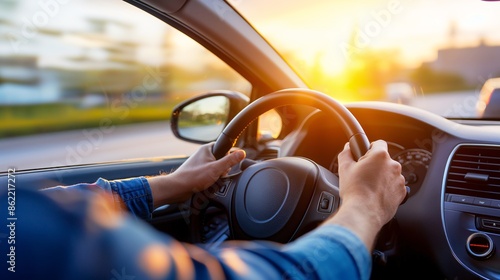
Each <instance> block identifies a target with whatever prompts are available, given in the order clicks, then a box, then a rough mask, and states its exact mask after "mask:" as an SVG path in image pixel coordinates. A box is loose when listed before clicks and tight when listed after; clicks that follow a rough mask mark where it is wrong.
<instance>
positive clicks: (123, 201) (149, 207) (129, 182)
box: [96, 177, 153, 220]
mask: <svg viewBox="0 0 500 280" xmlns="http://www.w3.org/2000/svg"><path fill="white" fill-rule="evenodd" d="M96 184H97V185H99V186H101V187H102V188H103V189H110V190H111V192H112V194H113V198H114V202H115V204H116V205H120V206H121V207H123V206H124V207H125V208H127V210H128V211H129V212H130V213H132V214H134V216H136V217H138V218H141V219H144V220H149V219H151V213H152V212H153V195H152V193H151V188H150V186H149V183H148V180H147V179H146V178H145V177H138V178H132V179H125V180H113V181H107V180H105V179H102V178H100V179H99V180H97V182H96Z"/></svg>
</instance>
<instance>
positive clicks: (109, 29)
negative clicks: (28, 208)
mask: <svg viewBox="0 0 500 280" xmlns="http://www.w3.org/2000/svg"><path fill="white" fill-rule="evenodd" d="M37 3H38V2H37ZM40 3H42V2H40ZM40 3H38V4H36V5H35V4H33V2H32V1H27V0H12V1H11V0H8V1H2V2H0V123H1V125H0V151H1V153H2V156H1V157H0V171H5V170H7V169H8V168H16V169H30V168H40V167H52V166H64V165H77V164H86V163H96V162H107V161H114V160H124V159H131V158H144V157H155V156H168V155H189V154H190V153H192V152H193V151H194V150H195V149H196V148H197V146H198V145H195V144H189V143H185V142H182V141H180V140H177V139H176V138H175V137H174V136H173V135H172V133H171V132H170V125H169V118H170V114H171V110H172V108H173V106H175V105H176V104H178V103H179V102H181V101H183V100H185V99H187V98H190V97H192V96H195V95H199V94H202V93H205V92H207V91H209V90H218V89H225V90H234V91H239V92H242V93H244V94H247V95H248V94H249V93H250V90H251V86H250V84H249V83H248V82H247V81H246V80H244V79H243V78H242V77H241V76H239V75H238V73H236V72H235V71H234V70H233V69H231V68H230V67H229V66H227V65H226V64H224V63H223V62H222V61H221V60H220V59H218V58H217V57H215V56H214V55H213V54H212V53H210V52H209V51H207V50H206V49H204V48H203V47H202V46H200V45H199V44H197V43H196V42H194V41H193V40H191V39H190V38H188V37H187V36H185V35H184V34H182V33H180V32H179V31H177V30H175V29H174V28H172V27H170V26H168V25H166V24H165V23H163V22H161V21H159V20H157V19H156V18H154V17H152V16H151V15H148V14H146V13H144V12H143V11H140V10H138V9H137V8H135V7H132V6H131V5H129V4H127V3H125V2H122V1H106V2H104V3H101V1H84V0H72V1H52V2H51V3H52V4H53V5H51V6H50V7H45V6H43V5H41V4H40ZM42 6H43V7H42ZM111 11H112V12H111Z"/></svg>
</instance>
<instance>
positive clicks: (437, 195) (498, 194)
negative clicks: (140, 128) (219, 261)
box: [0, 0, 500, 279]
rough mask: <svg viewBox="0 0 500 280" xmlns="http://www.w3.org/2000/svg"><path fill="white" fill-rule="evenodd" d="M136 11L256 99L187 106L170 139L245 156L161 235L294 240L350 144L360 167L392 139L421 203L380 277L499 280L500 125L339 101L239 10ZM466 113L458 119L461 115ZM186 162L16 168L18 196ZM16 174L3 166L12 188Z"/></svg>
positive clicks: (392, 239)
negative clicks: (373, 147)
mask: <svg viewBox="0 0 500 280" xmlns="http://www.w3.org/2000/svg"><path fill="white" fill-rule="evenodd" d="M125 2H127V3H126V4H127V5H131V6H134V7H133V8H134V9H138V10H142V11H143V12H145V13H146V14H148V16H150V17H155V18H157V19H159V20H160V21H161V22H163V24H165V25H169V26H171V27H173V28H175V29H177V30H178V31H180V32H182V33H184V34H185V35H187V36H188V37H189V38H191V39H192V40H194V41H196V42H197V43H199V44H200V45H202V46H203V47H204V48H205V49H206V50H208V51H209V52H210V53H213V54H214V55H215V56H216V57H218V58H219V59H221V60H222V61H223V62H224V63H226V64H227V65H228V66H229V67H230V68H232V69H233V70H234V71H235V72H237V73H238V74H239V75H241V77H243V78H244V79H245V80H246V81H248V83H249V84H250V85H251V89H250V90H249V93H247V94H242V93H240V92H238V91H235V90H232V89H229V88H220V89H218V90H206V91H204V92H203V93H202V94H198V95H195V96H189V98H185V99H183V100H179V101H176V104H175V108H174V109H172V112H171V114H169V116H168V119H169V120H168V121H164V122H163V125H164V127H165V129H168V128H169V127H170V129H171V130H172V132H173V134H174V135H175V136H176V137H177V138H179V139H181V140H182V141H186V142H189V143H195V144H197V145H198V144H202V143H210V142H214V143H215V144H214V149H213V152H214V155H215V156H216V158H220V157H222V156H223V155H224V154H226V153H227V152H229V151H231V150H232V149H236V148H238V149H244V150H245V151H246V153H247V159H246V160H245V161H244V162H243V163H242V164H241V165H239V166H236V167H234V168H233V169H232V170H231V172H230V174H229V175H228V176H227V177H223V178H220V179H219V180H218V181H217V183H216V184H215V185H214V186H212V187H211V188H209V189H208V190H207V191H205V192H202V193H199V194H196V195H194V196H193V197H192V198H191V199H190V200H189V201H186V202H185V203H182V204H175V205H164V206H161V207H159V208H157V209H156V210H155V211H154V213H153V218H152V219H151V221H149V223H150V224H151V225H152V226H153V227H155V228H156V229H157V230H158V231H161V232H164V233H166V234H169V235H171V236H173V237H174V238H176V239H178V240H180V241H183V242H189V243H195V244H203V246H218V245H219V244H221V242H224V241H226V240H272V241H275V242H279V243H287V242H291V241H293V240H295V239H296V238H298V237H300V236H301V235H303V234H305V233H307V232H309V231H310V230H312V229H314V228H315V227H317V226H318V225H319V224H320V223H321V222H322V221H324V220H325V219H326V218H327V217H328V216H329V215H332V214H334V213H335V211H336V210H337V209H338V207H340V206H341V200H340V196H339V188H341V187H342V186H339V184H338V162H337V156H338V154H339V153H340V152H341V151H342V149H343V147H344V145H345V143H346V142H349V143H350V144H351V146H352V147H353V149H354V150H355V153H356V154H355V155H354V156H355V157H356V158H359V157H361V156H362V155H363V154H364V153H365V152H366V151H367V150H368V149H369V145H370V142H371V141H374V140H377V139H383V140H385V141H387V143H388V148H389V154H390V155H391V157H392V158H393V159H394V160H396V161H398V162H399V163H400V164H401V166H402V170H403V171H402V172H403V175H404V177H405V179H406V184H407V186H408V188H409V193H408V197H407V199H406V201H405V202H404V203H403V204H402V205H401V206H399V208H398V211H397V214H396V216H395V217H394V218H393V219H392V220H391V221H390V222H389V223H388V224H387V225H386V226H385V227H384V228H383V229H382V231H381V232H380V233H379V235H378V238H377V245H376V246H375V248H374V250H373V253H372V255H373V258H372V260H373V268H372V279H393V278H404V279H498V278H500V252H499V246H500V120H499V119H498V118H496V119H495V118H494V117H492V118H483V119H475V118H456V117H445V116H440V115H438V114H435V113H433V112H430V111H428V110H424V109H421V108H417V107H413V106H409V105H406V104H401V103H397V102H389V101H385V100H378V101H354V102H340V101H338V100H336V99H335V98H332V97H331V96H330V95H328V93H326V92H323V91H322V90H321V89H312V88H310V87H309V86H308V84H307V83H306V82H304V80H303V79H302V77H301V76H300V75H299V74H297V72H296V71H295V70H294V68H292V67H291V66H290V65H289V63H288V62H287V61H286V60H285V59H284V57H283V55H281V54H280V53H279V52H278V51H277V50H276V49H275V48H274V47H273V46H271V44H270V43H269V41H267V39H266V38H265V37H264V36H263V35H261V34H260V33H259V32H258V31H257V30H256V28H255V27H254V26H253V25H252V23H251V21H250V20H249V19H247V18H246V17H244V16H243V15H242V12H240V11H238V9H237V8H235V7H237V4H235V3H233V4H231V3H232V2H231V1H230V2H227V1H218V0H217V1H207V0H171V1H161V0H125ZM490 4H493V5H494V4H497V6H498V4H500V3H490ZM499 73H500V72H499ZM214 98H216V99H217V102H219V100H221V102H222V104H224V105H223V106H221V107H224V108H225V109H224V110H223V111H221V112H222V113H221V112H219V111H217V112H215V111H213V110H212V109H214V108H216V107H217V108H218V106H219V105H214V104H215V103H214V102H215V101H214V100H216V99H214ZM463 102H468V101H466V100H465V99H464V101H463ZM190 105H191V106H190ZM458 105H460V106H461V107H455V108H462V107H464V106H469V104H468V103H467V104H465V103H462V104H458ZM193 108H195V109H193ZM200 108H201V109H200ZM496 108H498V107H496ZM130 109H131V110H133V109H134V108H132V107H131V108H130ZM195 110H202V111H203V110H205V111H206V112H208V113H207V115H208V117H207V118H208V120H205V122H204V125H199V126H198V124H196V125H193V123H191V122H192V121H193V122H194V119H193V118H194V117H192V116H194V115H196V114H195V113H193V112H194V111H195ZM456 110H457V111H455V112H453V111H451V112H450V114H449V115H451V116H453V115H455V116H457V115H459V113H460V112H459V111H458V110H460V109H456ZM269 111H272V112H274V113H275V114H276V115H277V116H278V117H279V127H280V129H279V131H278V133H277V134H276V135H275V136H270V133H263V132H262V129H261V126H260V125H262V122H263V119H262V115H264V114H265V113H266V112H269ZM214 112H215V113H214ZM453 113H456V114H453ZM221 115H222V117H221ZM211 118H212V119H211ZM221 124H222V125H221ZM213 127H216V130H215V132H213V133H205V132H206V130H208V129H212V128H213ZM205 129H206V130H205ZM137 145H147V143H137ZM172 145H175V144H172ZM187 157H188V156H187V155H175V156H172V155H169V156H162V155H158V156H154V157H144V158H137V159H125V160H117V161H112V160H110V161H104V162H97V163H77V164H72V165H69V164H61V165H59V166H45V167H36V168H27V169H23V168H16V170H15V174H16V184H17V185H16V187H17V188H26V189H35V190H40V189H44V188H48V187H52V186H55V185H71V184H76V183H80V182H93V181H95V180H97V179H98V178H106V179H110V180H112V179H121V178H127V177H136V176H155V175H158V174H161V173H165V172H166V173H168V172H170V171H171V170H175V169H176V168H177V167H179V166H180V165H181V164H182V163H183V162H184V161H185V160H186V158H187ZM8 174H9V172H7V170H0V184H1V185H7V180H8ZM263 194H265V195H264V196H265V198H262V196H263ZM243 205H247V206H245V207H244V206H243ZM248 205H251V206H250V208H249V207H248ZM255 217H261V218H258V219H256V218H255Z"/></svg>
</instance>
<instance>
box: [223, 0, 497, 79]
mask: <svg viewBox="0 0 500 280" xmlns="http://www.w3.org/2000/svg"><path fill="white" fill-rule="evenodd" d="M230 2H231V3H232V4H233V6H235V7H236V8H237V9H238V10H240V11H241V13H242V14H243V15H245V16H246V17H247V18H248V19H249V21H250V22H252V23H253V24H254V25H255V26H256V27H257V29H259V30H260V31H261V33H262V34H264V36H265V37H266V38H268V39H269V40H270V41H271V42H272V43H273V44H274V45H276V47H277V48H278V49H279V50H286V51H291V52H293V53H294V55H296V56H298V57H300V58H301V59H303V60H306V61H314V58H315V57H316V56H317V55H318V54H321V55H322V58H323V61H324V65H323V66H324V68H325V70H328V71H338V70H340V69H341V68H342V67H343V65H344V64H345V61H346V56H345V55H344V53H343V51H342V46H344V45H345V44H346V43H349V40H350V38H351V36H352V35H353V34H354V32H356V30H357V32H358V33H359V32H364V33H365V35H367V36H365V39H366V38H368V44H367V45H366V44H365V45H363V47H365V46H366V47H369V48H376V49H392V50H395V51H399V52H400V55H401V56H402V58H403V60H404V62H405V63H406V64H407V66H418V64H420V63H421V62H422V61H428V60H432V59H434V58H435V56H436V50H437V49H438V48H442V47H446V46H448V45H449V43H450V36H449V34H450V29H451V26H452V25H454V26H455V30H456V36H455V42H454V44H455V46H472V45H476V44H478V42H479V40H480V39H481V38H485V39H486V42H487V43H489V44H500V32H498V27H499V26H500V3H499V2H496V3H495V2H483V1H480V0H440V1H435V0H409V1H399V0H371V1H361V0H338V1H329V0H319V1H318V0H315V1H304V0H273V1H266V0H252V1H250V0H232V1H230ZM367 33H368V34H367ZM365 41H366V40H365Z"/></svg>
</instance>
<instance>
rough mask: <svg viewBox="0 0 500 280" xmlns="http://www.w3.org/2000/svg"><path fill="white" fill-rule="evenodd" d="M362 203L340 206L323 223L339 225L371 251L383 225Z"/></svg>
mask: <svg viewBox="0 0 500 280" xmlns="http://www.w3.org/2000/svg"><path fill="white" fill-rule="evenodd" d="M372 214H373V212H372V211H371V210H370V209H367V208H366V206H365V205H364V204H363V203H354V202H352V203H348V202H347V203H346V204H342V205H341V207H340V209H339V211H338V212H337V213H336V214H335V215H333V216H332V217H330V218H329V219H328V220H326V221H325V224H330V225H339V226H342V227H345V228H347V229H349V230H350V231H352V232H353V233H354V234H355V235H356V236H357V237H358V238H359V239H361V241H362V242H363V243H364V244H365V246H366V248H367V249H368V250H369V251H371V250H372V249H373V246H374V243H375V238H376V235H377V233H378V232H379V231H380V229H381V228H382V226H383V224H382V222H381V221H380V218H379V217H377V216H376V215H372Z"/></svg>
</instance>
